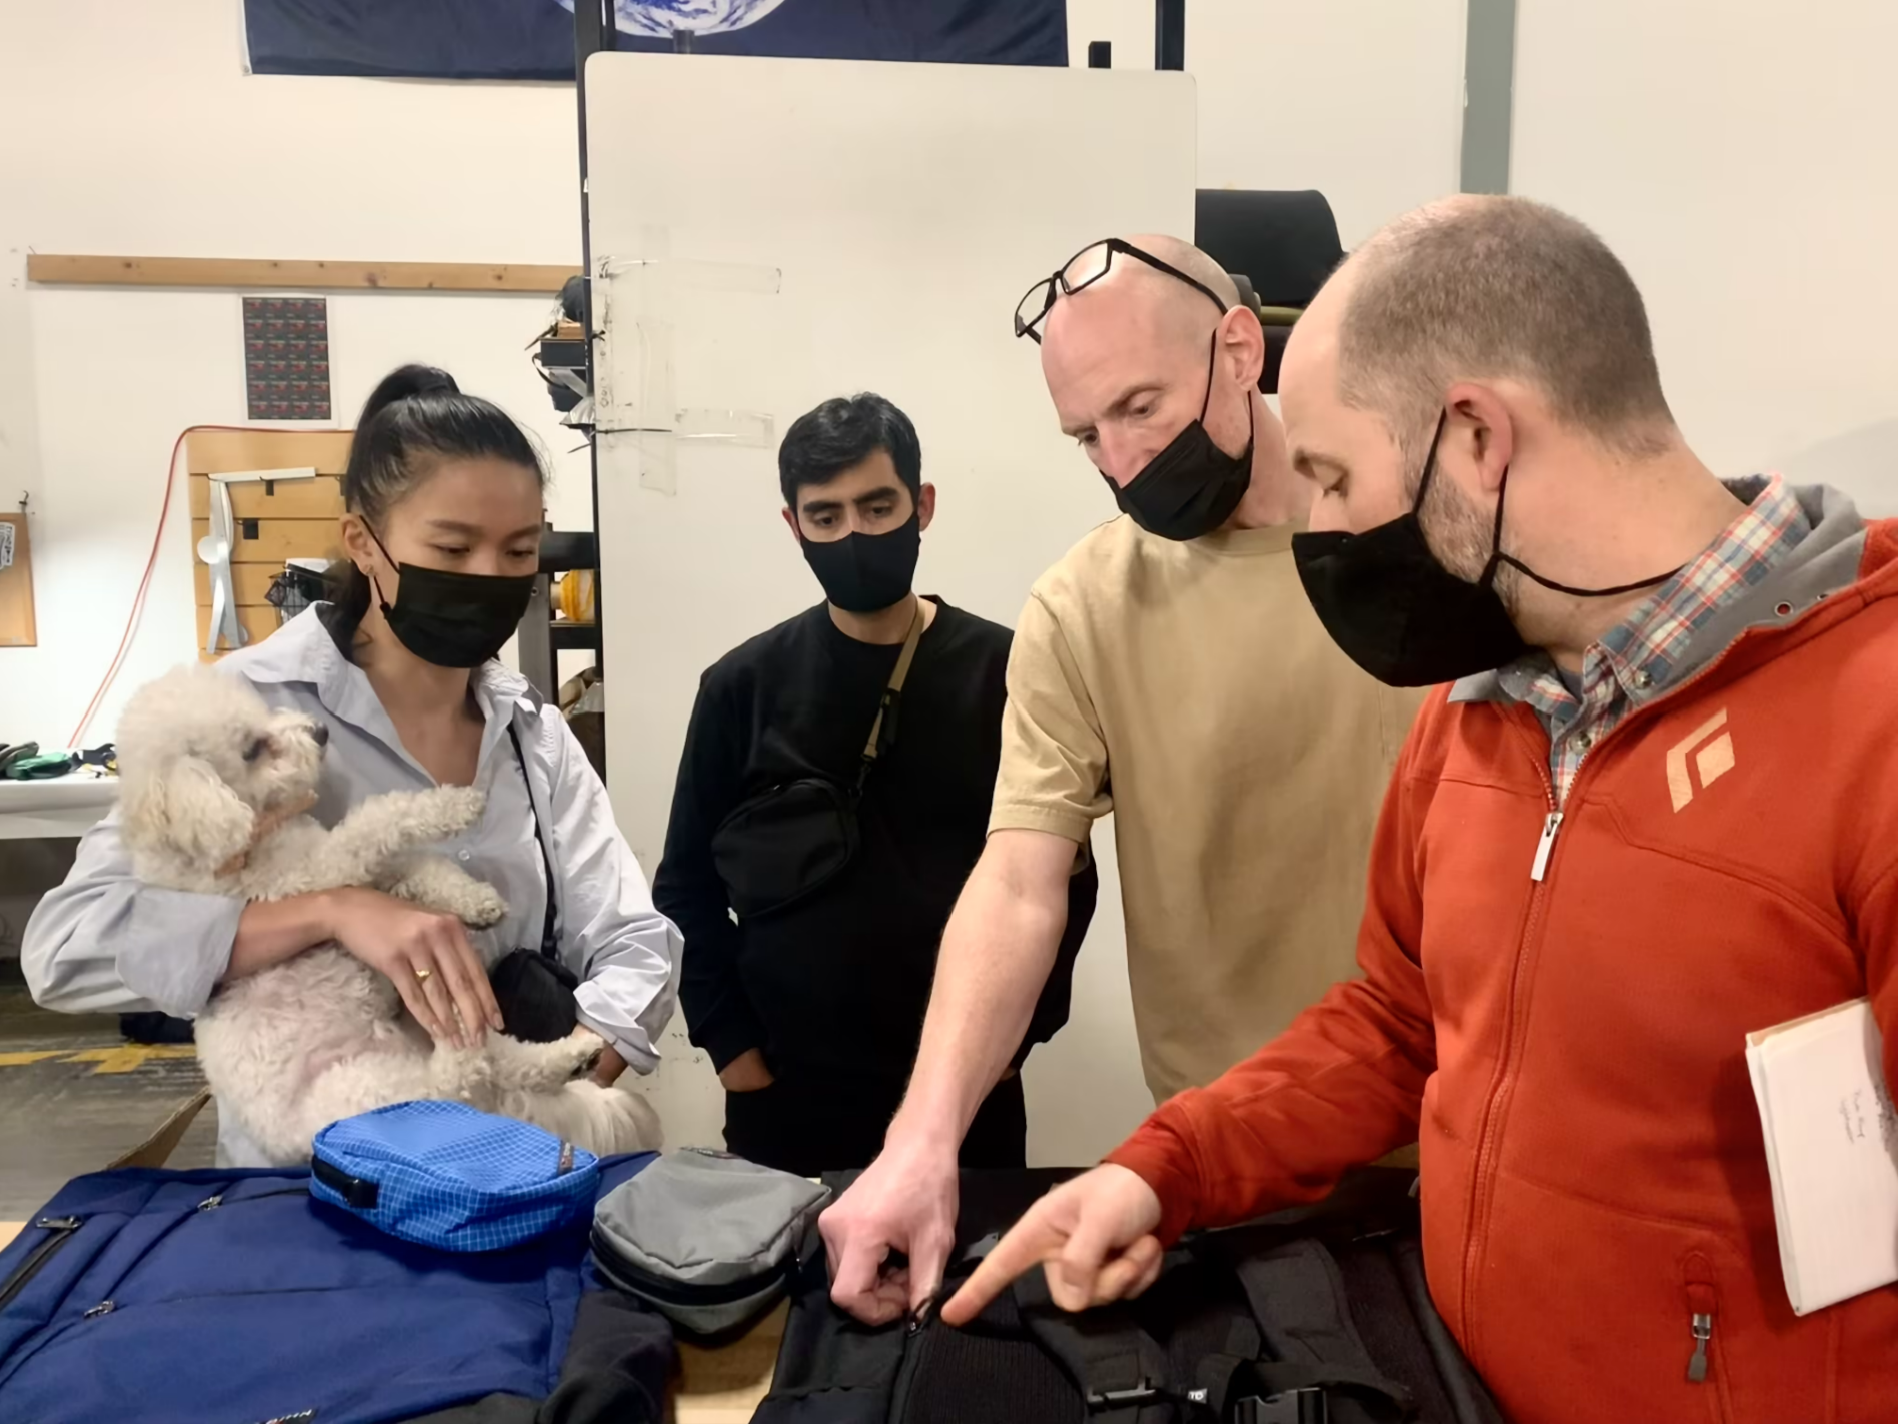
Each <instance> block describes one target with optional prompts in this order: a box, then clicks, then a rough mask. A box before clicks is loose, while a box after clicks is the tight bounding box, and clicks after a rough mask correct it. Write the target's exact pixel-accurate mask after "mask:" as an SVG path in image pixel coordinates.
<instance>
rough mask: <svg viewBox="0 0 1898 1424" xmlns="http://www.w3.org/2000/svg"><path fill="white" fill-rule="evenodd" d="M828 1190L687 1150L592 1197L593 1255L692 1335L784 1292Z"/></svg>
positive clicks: (616, 1282)
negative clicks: (596, 1202) (595, 1198)
mask: <svg viewBox="0 0 1898 1424" xmlns="http://www.w3.org/2000/svg"><path fill="white" fill-rule="evenodd" d="M829 1200H830V1191H829V1189H828V1188H826V1187H822V1186H819V1185H818V1184H817V1183H815V1182H810V1181H806V1180H805V1179H804V1178H802V1177H794V1176H792V1175H790V1174H789V1173H788V1172H778V1171H774V1170H773V1169H771V1168H769V1167H760V1166H758V1165H757V1164H756V1163H754V1162H747V1161H745V1160H744V1159H742V1158H739V1157H733V1156H730V1155H729V1154H727V1153H723V1152H711V1151H706V1150H704V1149H699V1148H690V1149H687V1150H685V1151H682V1152H674V1153H671V1154H669V1155H667V1156H665V1157H662V1158H660V1159H659V1161H657V1162H655V1163H653V1164H652V1166H650V1167H648V1168H647V1169H646V1170H645V1171H643V1172H641V1173H640V1174H639V1175H638V1176H637V1177H634V1178H633V1179H632V1180H631V1181H630V1182H627V1183H626V1184H625V1185H623V1186H621V1187H618V1188H616V1189H615V1190H614V1191H611V1192H609V1193H607V1194H606V1196H604V1197H602V1198H601V1199H600V1204H599V1206H598V1207H597V1208H596V1209H595V1210H594V1213H593V1259H594V1265H595V1267H596V1268H597V1269H598V1271H599V1273H600V1275H601V1277H602V1278H603V1279H605V1280H606V1281H607V1283H608V1284H610V1285H613V1286H616V1287H618V1288H619V1289H620V1290H623V1291H625V1292H627V1293H628V1294H630V1295H635V1296H638V1297H639V1298H640V1299H641V1300H644V1301H646V1302H647V1303H649V1304H650V1305H652V1306H653V1307H654V1308H655V1309H657V1310H658V1311H660V1312H661V1313H662V1314H664V1315H665V1316H666V1317H667V1318H668V1319H670V1320H671V1321H672V1322H673V1324H675V1325H677V1326H679V1327H680V1328H681V1329H683V1330H686V1331H689V1332H691V1333H692V1334H695V1335H725V1334H729V1333H731V1332H734V1331H736V1330H739V1329H741V1328H743V1327H744V1326H746V1325H749V1324H751V1323H752V1322H753V1321H755V1320H756V1319H757V1318H758V1317H759V1316H761V1315H763V1314H764V1313H765V1312H766V1311H767V1310H769V1309H770V1308H771V1307H772V1306H773V1305H774V1304H776V1303H777V1300H778V1297H779V1296H780V1295H782V1294H783V1292H784V1287H785V1282H786V1280H787V1279H788V1278H789V1276H790V1274H791V1272H792V1271H794V1270H795V1269H796V1267H797V1264H798V1253H799V1251H800V1250H801V1249H802V1247H803V1244H804V1241H805V1238H806V1237H807V1236H808V1235H809V1234H810V1225H811V1223H812V1222H813V1221H814V1220H815V1219H816V1217H817V1213H818V1212H819V1211H821V1210H823V1208H824V1204H825V1203H826V1202H828V1201H829Z"/></svg>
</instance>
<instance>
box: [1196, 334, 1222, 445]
mask: <svg viewBox="0 0 1898 1424" xmlns="http://www.w3.org/2000/svg"><path fill="white" fill-rule="evenodd" d="M1218 366H1219V328H1218V327H1216V326H1215V327H1214V328H1213V345H1212V349H1211V350H1210V351H1208V352H1207V353H1206V397H1205V399H1204V400H1202V401H1201V402H1200V403H1199V423H1200V424H1201V425H1204V424H1205V423H1206V412H1207V411H1209V410H1211V409H1212V408H1213V372H1214V371H1215V370H1217V369H1218Z"/></svg>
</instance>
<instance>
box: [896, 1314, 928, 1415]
mask: <svg viewBox="0 0 1898 1424" xmlns="http://www.w3.org/2000/svg"><path fill="white" fill-rule="evenodd" d="M935 1319H936V1315H935V1312H934V1311H929V1312H927V1313H924V1314H921V1315H914V1316H911V1317H910V1320H909V1323H908V1324H906V1325H905V1326H904V1327H903V1359H902V1361H901V1363H899V1364H898V1365H897V1367H896V1379H895V1381H894V1382H893V1383H892V1384H891V1386H890V1421H891V1424H904V1421H905V1419H906V1417H907V1411H908V1407H909V1397H910V1393H911V1391H912V1390H914V1389H915V1387H916V1371H917V1370H918V1369H919V1368H920V1367H921V1362H922V1356H923V1336H924V1335H925V1334H926V1333H927V1332H928V1330H929V1327H930V1326H931V1325H932V1324H934V1323H935Z"/></svg>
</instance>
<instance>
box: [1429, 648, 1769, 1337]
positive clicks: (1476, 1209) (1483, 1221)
mask: <svg viewBox="0 0 1898 1424" xmlns="http://www.w3.org/2000/svg"><path fill="white" fill-rule="evenodd" d="M1745 638H1746V634H1745V633H1742V634H1741V635H1740V637H1739V638H1736V639H1735V640H1734V641H1733V642H1731V643H1729V644H1727V646H1726V647H1725V648H1723V649H1722V650H1721V651H1720V653H1719V654H1718V655H1717V656H1716V657H1715V658H1714V659H1713V660H1712V661H1711V662H1709V663H1707V664H1706V665H1705V666H1704V667H1702V668H1701V669H1700V670H1699V671H1698V672H1696V673H1694V675H1693V676H1692V677H1689V678H1688V679H1687V680H1686V681H1685V682H1682V683H1681V684H1680V685H1679V686H1678V687H1674V688H1670V689H1668V690H1667V691H1666V692H1664V693H1662V694H1661V695H1660V696H1659V697H1656V698H1654V699H1653V700H1652V701H1649V702H1644V703H1641V704H1640V705H1638V706H1636V707H1634V708H1632V709H1630V711H1629V712H1628V715H1627V716H1625V717H1623V718H1622V719H1621V720H1620V721H1619V722H1617V723H1616V724H1615V725H1614V726H1613V727H1612V728H1610V729H1609V730H1608V731H1607V732H1606V733H1604V734H1603V735H1602V736H1601V737H1599V738H1598V739H1596V740H1595V741H1594V742H1592V743H1591V744H1590V745H1589V748H1588V750H1587V751H1585V752H1583V753H1582V755H1581V757H1580V758H1579V759H1578V760H1577V761H1576V763H1575V770H1574V772H1573V773H1572V774H1571V775H1570V776H1569V780H1568V791H1567V793H1566V794H1565V795H1564V796H1562V798H1561V799H1560V800H1557V798H1556V790H1555V778H1554V776H1553V775H1552V774H1551V773H1550V771H1549V761H1548V758H1547V757H1545V756H1541V755H1532V756H1531V757H1530V760H1531V761H1533V762H1534V763H1535V764H1536V770H1537V772H1538V773H1539V774H1540V775H1541V778H1542V795H1543V799H1544V801H1545V802H1546V804H1547V807H1548V813H1549V814H1551V815H1553V814H1555V813H1557V812H1562V813H1563V814H1565V815H1566V809H1565V808H1566V807H1567V806H1568V805H1569V803H1570V802H1572V801H1573V800H1574V799H1575V792H1576V790H1577V788H1578V787H1579V786H1580V784H1581V779H1582V769H1583V768H1584V767H1585V766H1587V765H1588V761H1589V758H1590V757H1592V756H1594V754H1595V752H1596V750H1597V749H1599V748H1600V746H1601V744H1602V742H1604V741H1606V740H1608V738H1609V737H1614V736H1619V735H1620V734H1621V733H1622V732H1624V731H1626V730H1627V728H1628V727H1629V725H1630V724H1631V723H1634V722H1635V721H1637V720H1638V719H1639V718H1641V717H1642V716H1644V715H1645V714H1647V713H1649V712H1651V711H1652V710H1653V709H1654V708H1656V707H1658V706H1660V705H1662V704H1663V703H1667V702H1672V701H1674V700H1676V699H1677V698H1679V697H1680V696H1681V695H1682V694H1684V693H1686V692H1687V691H1688V690H1689V689H1691V688H1694V687H1696V686H1698V685H1699V684H1700V683H1702V682H1704V681H1705V680H1706V679H1707V678H1709V677H1711V676H1712V675H1713V674H1714V673H1715V672H1716V671H1717V670H1718V669H1719V668H1720V667H1721V666H1722V665H1723V664H1725V663H1726V661H1727V660H1728V659H1729V658H1731V657H1732V656H1733V653H1734V650H1735V649H1736V648H1738V647H1739V646H1740V644H1741V642H1743V641H1744V640H1745ZM1515 705H1516V706H1526V705H1527V704H1524V703H1517V704H1515ZM1530 715H1531V716H1534V715H1535V714H1534V709H1533V708H1531V709H1530ZM1508 720H1510V721H1512V722H1514V721H1515V718H1513V717H1511V718H1509V719H1508ZM1537 725H1538V726H1539V725H1540V723H1539V722H1538V724H1537ZM1530 751H1531V752H1532V753H1533V752H1534V751H1535V748H1534V747H1531V748H1530ZM1554 873H1555V851H1554V848H1553V847H1551V848H1550V851H1549V864H1548V866H1547V867H1546V873H1545V875H1544V877H1543V879H1542V880H1539V881H1535V882H1533V883H1532V885H1531V888H1530V891H1529V908H1528V911H1527V913H1526V914H1525V915H1524V918H1523V927H1522V937H1521V939H1520V940H1519V941H1518V943H1517V945H1516V964H1515V969H1514V972H1513V974H1512V976H1511V979H1510V984H1509V1001H1508V1010H1507V1013H1508V1017H1507V1020H1506V1025H1505V1026H1506V1029H1507V1032H1506V1033H1505V1034H1504V1038H1503V1045H1502V1053H1501V1055H1500V1056H1499V1057H1498V1059H1497V1063H1496V1076H1495V1079H1494V1081H1493V1083H1492V1086H1491V1087H1490V1091H1489V1099H1488V1101H1487V1102H1486V1103H1485V1104H1484V1106H1483V1126H1482V1129H1481V1130H1480V1131H1479V1132H1478V1133H1477V1137H1476V1165H1475V1169H1474V1171H1473V1173H1472V1180H1471V1190H1470V1210H1469V1217H1468V1220H1467V1223H1466V1226H1465V1230H1464V1246H1463V1285H1462V1290H1461V1292H1460V1294H1461V1296H1462V1306H1463V1329H1464V1332H1465V1334H1466V1335H1467V1336H1468V1338H1469V1342H1470V1354H1471V1356H1472V1357H1473V1358H1474V1357H1475V1356H1476V1354H1477V1352H1478V1348H1479V1346H1478V1341H1477V1335H1478V1332H1477V1327H1476V1317H1475V1313H1474V1310H1473V1308H1472V1304H1471V1302H1472V1298H1473V1295H1474V1290H1475V1286H1474V1282H1475V1279H1476V1270H1477V1258H1478V1256H1479V1254H1480V1247H1481V1244H1482V1234H1483V1233H1484V1232H1486V1231H1487V1230H1488V1226H1489V1209H1488V1198H1489V1196H1490V1186H1491V1183H1490V1181H1489V1178H1490V1177H1492V1176H1493V1175H1494V1172H1493V1166H1492V1163H1491V1161H1490V1159H1491V1157H1492V1155H1493V1153H1494V1151H1495V1142H1494V1140H1493V1139H1494V1138H1495V1136H1496V1135H1498V1134H1499V1133H1500V1131H1501V1128H1500V1127H1499V1125H1498V1124H1499V1122H1500V1120H1501V1116H1502V1114H1501V1108H1502V1105H1503V1103H1504V1101H1505V1100H1506V1099H1507V1098H1508V1097H1509V1089H1510V1086H1511V1084H1510V1077H1511V1069H1512V1067H1513V1066H1514V1059H1515V1040H1516V1018H1517V1008H1518V1001H1519V999H1520V996H1521V993H1522V990H1523V987H1524V986H1523V984H1522V970H1523V957H1524V953H1525V951H1526V950H1527V949H1528V945H1529V935H1530V931H1531V930H1532V929H1533V928H1535V927H1536V926H1537V924H1538V918H1537V911H1538V910H1539V909H1540V907H1541V902H1542V899H1543V897H1544V895H1545V893H1546V891H1547V889H1548V879H1549V877H1550V876H1552V875H1554Z"/></svg>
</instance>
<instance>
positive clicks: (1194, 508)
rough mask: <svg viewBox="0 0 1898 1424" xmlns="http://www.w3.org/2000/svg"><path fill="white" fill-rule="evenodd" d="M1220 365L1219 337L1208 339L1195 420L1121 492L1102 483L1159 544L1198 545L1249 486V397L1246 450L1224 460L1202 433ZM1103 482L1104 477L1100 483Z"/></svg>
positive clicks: (1249, 400) (1228, 515)
mask: <svg viewBox="0 0 1898 1424" xmlns="http://www.w3.org/2000/svg"><path fill="white" fill-rule="evenodd" d="M1218 360H1219V333H1218V332H1214V333H1213V354H1212V358H1211V359H1210V360H1209V361H1208V362H1207V363H1206V399H1205V400H1203V401H1201V402H1200V407H1199V418H1198V419H1197V420H1192V421H1188V422H1187V425H1186V428H1185V429H1184V430H1182V431H1181V432H1180V433H1179V434H1178V435H1175V436H1174V437H1173V439H1172V440H1171V441H1169V442H1168V444H1167V447H1166V449H1164V450H1162V451H1161V452H1160V453H1159V454H1157V455H1155V456H1154V457H1153V458H1152V459H1151V460H1149V461H1147V467H1146V468H1145V469H1144V470H1142V471H1141V472H1140V473H1139V474H1137V475H1135V476H1134V477H1133V478H1132V479H1131V480H1129V481H1128V482H1127V484H1126V486H1125V487H1122V486H1120V485H1116V484H1115V483H1114V482H1113V481H1112V480H1107V487H1108V488H1109V489H1111V490H1113V492H1114V500H1115V502H1116V503H1117V504H1119V505H1120V508H1121V512H1122V513H1123V514H1126V515H1128V516H1129V517H1130V518H1132V520H1133V522H1134V523H1136V524H1138V525H1139V526H1140V527H1141V528H1142V529H1144V530H1146V531H1147V532H1148V533H1149V534H1158V535H1159V536H1160V537H1161V538H1162V539H1181V540H1185V539H1197V538H1199V537H1200V535H1202V534H1210V533H1212V532H1213V530H1215V529H1217V528H1219V526H1220V525H1222V524H1224V523H1225V522H1226V521H1227V520H1228V519H1230V518H1231V517H1232V512H1233V510H1235V509H1237V508H1238V507H1239V501H1240V500H1242V499H1244V498H1245V493H1246V488H1247V486H1249V485H1250V484H1251V483H1252V440H1253V436H1252V433H1251V427H1252V396H1251V393H1250V392H1248V393H1247V395H1246V427H1247V435H1246V448H1245V450H1244V452H1243V453H1241V454H1238V455H1228V454H1227V453H1226V452H1225V451H1224V450H1221V449H1220V448H1219V447H1218V446H1217V445H1215V444H1214V443H1213V437H1212V436H1210V435H1208V434H1207V433H1206V425H1205V420H1206V410H1207V407H1208V406H1210V405H1211V404H1212V399H1213V371H1214V368H1215V366H1216V365H1217V363H1218ZM1101 478H1102V479H1107V477H1106V476H1105V475H1103V476H1102V477H1101Z"/></svg>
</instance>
